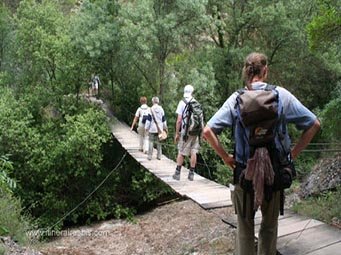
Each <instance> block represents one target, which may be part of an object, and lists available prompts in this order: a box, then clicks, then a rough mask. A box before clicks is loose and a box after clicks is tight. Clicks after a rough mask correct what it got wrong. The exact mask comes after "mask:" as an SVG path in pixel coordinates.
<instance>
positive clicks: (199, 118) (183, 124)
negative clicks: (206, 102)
mask: <svg viewBox="0 0 341 255" xmlns="http://www.w3.org/2000/svg"><path fill="white" fill-rule="evenodd" d="M193 92H194V88H193V86H192V85H186V86H185V88H184V95H183V99H182V100H180V102H179V104H178V107H177V109H176V114H177V120H176V127H175V137H174V142H175V143H178V156H177V159H176V163H177V166H176V169H175V173H174V174H173V179H175V180H180V174H181V167H182V164H183V162H184V157H185V156H190V169H189V173H188V180H190V181H193V178H194V171H195V167H196V164H197V153H198V152H199V149H200V143H199V139H200V136H201V132H202V129H203V126H204V124H203V112H202V109H201V105H200V104H199V103H198V101H196V100H195V99H194V97H193Z"/></svg>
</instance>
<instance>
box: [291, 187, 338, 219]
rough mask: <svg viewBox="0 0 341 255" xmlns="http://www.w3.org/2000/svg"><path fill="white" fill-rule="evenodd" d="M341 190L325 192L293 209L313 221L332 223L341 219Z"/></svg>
mask: <svg viewBox="0 0 341 255" xmlns="http://www.w3.org/2000/svg"><path fill="white" fill-rule="evenodd" d="M340 199H341V189H340V187H338V188H337V190H336V191H327V192H324V193H322V194H320V195H319V196H318V197H310V198H308V199H307V200H305V201H302V202H299V203H298V204H296V205H294V207H293V209H294V211H296V212H297V213H299V214H302V215H306V216H309V217H311V218H313V219H319V220H321V221H324V222H327V223H332V221H333V219H335V218H336V219H338V220H340V219H341V204H340Z"/></svg>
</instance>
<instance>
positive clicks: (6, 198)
mask: <svg viewBox="0 0 341 255" xmlns="http://www.w3.org/2000/svg"><path fill="white" fill-rule="evenodd" d="M12 171H13V165H12V162H10V161H8V158H7V157H6V156H1V157H0V211H1V214H0V236H11V237H12V238H13V239H14V240H16V241H18V242H20V243H21V244H23V243H26V242H27V241H28V239H27V236H26V231H27V230H29V228H31V227H32V226H31V224H30V223H29V220H28V218H27V217H25V216H22V213H23V211H22V208H21V204H20V200H18V199H16V198H15V197H13V194H12V190H13V189H15V187H16V183H15V181H14V180H13V179H11V178H9V177H8V175H7V173H11V172H12ZM0 252H1V251H0Z"/></svg>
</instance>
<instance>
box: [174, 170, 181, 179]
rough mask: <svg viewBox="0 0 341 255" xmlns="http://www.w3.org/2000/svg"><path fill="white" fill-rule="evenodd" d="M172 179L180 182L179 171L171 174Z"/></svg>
mask: <svg viewBox="0 0 341 255" xmlns="http://www.w3.org/2000/svg"><path fill="white" fill-rule="evenodd" d="M173 179H174V180H177V181H179V180H180V171H179V170H175V173H174V174H173Z"/></svg>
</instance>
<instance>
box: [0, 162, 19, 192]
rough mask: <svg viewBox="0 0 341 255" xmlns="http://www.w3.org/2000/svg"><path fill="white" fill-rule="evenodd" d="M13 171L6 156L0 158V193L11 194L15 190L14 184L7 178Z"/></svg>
mask: <svg viewBox="0 0 341 255" xmlns="http://www.w3.org/2000/svg"><path fill="white" fill-rule="evenodd" d="M12 171H13V165H12V162H10V161H8V157H7V156H0V191H1V192H7V193H11V191H12V190H13V189H15V188H16V186H17V184H16V182H15V181H14V180H13V179H11V178H10V177H9V176H8V173H11V172H12Z"/></svg>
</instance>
